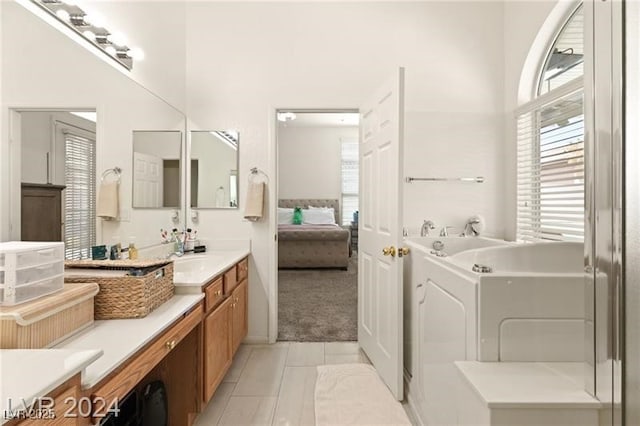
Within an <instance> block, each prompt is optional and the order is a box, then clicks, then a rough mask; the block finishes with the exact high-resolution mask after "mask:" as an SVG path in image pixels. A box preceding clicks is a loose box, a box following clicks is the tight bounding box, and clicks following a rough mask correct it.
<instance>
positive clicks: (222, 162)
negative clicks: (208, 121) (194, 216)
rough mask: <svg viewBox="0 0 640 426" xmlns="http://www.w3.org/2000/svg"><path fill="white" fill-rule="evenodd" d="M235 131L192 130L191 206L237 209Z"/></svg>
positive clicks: (238, 145)
mask: <svg viewBox="0 0 640 426" xmlns="http://www.w3.org/2000/svg"><path fill="white" fill-rule="evenodd" d="M239 149H240V135H239V134H238V132H237V131H235V130H211V131H204V130H197V131H195V130H194V131H191V158H190V170H191V172H190V173H191V175H190V176H191V188H190V192H191V207H192V208H199V209H237V208H238V150H239Z"/></svg>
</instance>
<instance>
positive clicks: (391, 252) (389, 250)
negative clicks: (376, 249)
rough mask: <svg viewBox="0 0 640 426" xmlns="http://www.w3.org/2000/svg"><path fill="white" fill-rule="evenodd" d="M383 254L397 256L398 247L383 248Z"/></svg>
mask: <svg viewBox="0 0 640 426" xmlns="http://www.w3.org/2000/svg"><path fill="white" fill-rule="evenodd" d="M382 254H383V255H385V256H391V257H395V256H396V248H395V247H394V246H389V247H385V248H383V249H382Z"/></svg>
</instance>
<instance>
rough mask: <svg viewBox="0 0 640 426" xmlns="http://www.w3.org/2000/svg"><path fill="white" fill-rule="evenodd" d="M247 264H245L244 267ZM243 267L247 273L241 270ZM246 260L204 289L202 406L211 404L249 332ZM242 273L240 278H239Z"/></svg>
mask: <svg viewBox="0 0 640 426" xmlns="http://www.w3.org/2000/svg"><path fill="white" fill-rule="evenodd" d="M243 262H244V263H243ZM242 264H244V270H243V269H242V268H239V266H240V265H242ZM246 265H247V259H244V260H242V261H240V262H239V263H238V264H237V265H234V266H233V267H232V268H231V269H229V270H228V271H227V272H225V273H224V274H222V275H221V276H219V277H217V278H214V279H213V280H212V281H211V282H210V283H209V284H207V285H206V286H205V287H204V293H205V306H206V313H205V318H204V327H203V334H204V335H203V346H204V349H203V354H204V360H203V382H204V386H203V395H202V397H203V403H204V404H206V403H207V402H209V400H210V399H211V397H212V396H213V394H214V393H215V391H216V389H217V388H218V386H219V385H220V383H221V382H222V379H223V378H224V376H225V374H227V371H228V370H229V368H230V367H231V363H232V361H233V355H234V354H235V353H236V351H237V350H238V348H239V347H240V343H241V342H242V339H244V338H245V336H246V335H247V330H248V309H247V308H248V280H247V275H248V273H247V268H246ZM239 271H242V272H240V274H238V272H239Z"/></svg>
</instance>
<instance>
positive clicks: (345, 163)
mask: <svg viewBox="0 0 640 426" xmlns="http://www.w3.org/2000/svg"><path fill="white" fill-rule="evenodd" d="M356 210H358V140H357V139H355V138H354V139H351V138H349V139H343V140H342V225H349V223H350V222H351V221H352V220H353V212H355V211H356Z"/></svg>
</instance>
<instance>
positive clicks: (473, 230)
mask: <svg viewBox="0 0 640 426" xmlns="http://www.w3.org/2000/svg"><path fill="white" fill-rule="evenodd" d="M479 225H480V218H478V217H477V216H474V217H470V218H469V219H468V220H467V223H466V224H465V225H464V231H463V232H462V236H463V237H478V236H480V231H479V228H480V226H479Z"/></svg>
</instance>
